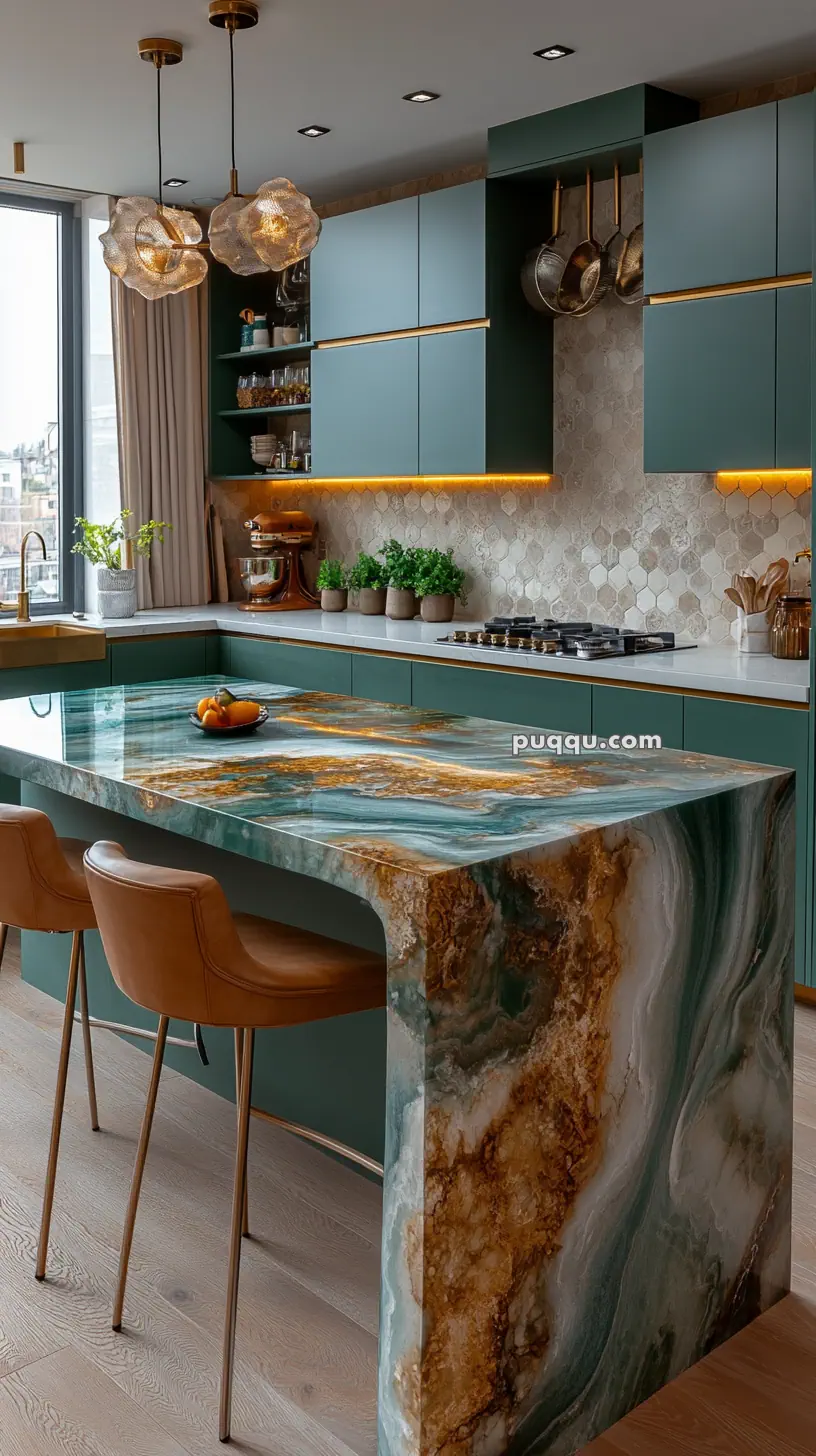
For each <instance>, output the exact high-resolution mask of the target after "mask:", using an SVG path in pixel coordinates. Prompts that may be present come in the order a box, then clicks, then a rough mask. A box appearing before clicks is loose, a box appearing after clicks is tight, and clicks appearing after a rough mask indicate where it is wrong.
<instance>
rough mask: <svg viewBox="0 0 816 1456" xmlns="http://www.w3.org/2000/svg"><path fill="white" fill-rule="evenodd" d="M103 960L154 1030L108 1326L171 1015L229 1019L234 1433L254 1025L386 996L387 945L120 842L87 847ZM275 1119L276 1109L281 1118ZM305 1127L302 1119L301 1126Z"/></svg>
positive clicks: (228, 1345) (225, 1374) (120, 1294)
mask: <svg viewBox="0 0 816 1456" xmlns="http://www.w3.org/2000/svg"><path fill="white" fill-rule="evenodd" d="M85 871H86V875H87V880H88V887H89V889H90V893H91V899H92V900H93V905H94V910H95V911H96V917H97V922H98V925H99V931H100V934H101V936H102V944H103V946H104V949H105V955H106V956H107V959H108V964H109V966H110V969H111V971H112V973H113V977H114V980H115V981H116V983H117V985H118V986H119V987H120V988H121V990H122V991H124V993H125V995H126V996H129V997H130V999H131V1001H135V1002H136V1004H137V1005H139V1006H143V1007H145V1008H147V1009H148V1010H150V1011H154V1012H157V1013H158V1015H159V1031H158V1039H157V1041H156V1049H155V1053H154V1057H153V1070H152V1074H151V1078H150V1087H149V1090H148V1095H147V1105H146V1107H145V1113H144V1119H143V1122H142V1130H141V1135H140V1138H139V1147H138V1151H137V1154H136V1165H135V1168H134V1171H133V1182H132V1185H131V1190H130V1200H129V1203H128V1210H127V1216H126V1220H125V1230H124V1236H123V1241H122V1253H121V1259H120V1264H119V1284H118V1288H117V1293H116V1302H115V1305H114V1312H113V1328H114V1329H115V1330H118V1329H120V1328H121V1323H122V1310H123V1305H124V1297H125V1284H126V1281H127V1272H128V1263H129V1260H130V1251H131V1245H132V1242H133V1230H134V1225H135V1222H136V1212H137V1208H138V1202H139V1193H140V1190H141V1183H142V1175H143V1173H144V1165H145V1159H146V1157H147V1149H148V1143H149V1141H150V1130H151V1126H152V1123H153V1113H154V1111H155V1107H156V1095H157V1093H158V1089H159V1078H160V1076H161V1069H162V1061H163V1057H164V1046H165V1042H166V1039H167V1027H168V1022H169V1020H170V1018H171V1017H176V1018H179V1019H181V1020H183V1021H193V1022H198V1023H201V1024H202V1025H204V1026H221V1027H232V1028H233V1029H234V1030H235V1032H236V1049H237V1053H238V1062H239V1067H240V1090H239V1096H238V1141H237V1150H236V1160H235V1184H234V1187H233V1198H232V1226H231V1235H230V1254H229V1275H228V1282H227V1308H226V1317H225V1324H224V1348H223V1363H222V1376H221V1411H220V1423H219V1437H220V1439H221V1440H222V1441H227V1440H229V1435H230V1419H231V1410H232V1374H233V1363H234V1356H235V1322H236V1313H237V1306H238V1280H239V1272H240V1259H241V1231H242V1224H243V1219H244V1210H245V1198H246V1182H247V1151H248V1143H249V1120H250V1113H251V1111H252V1105H251V1092H252V1065H253V1055H254V1047H255V1032H256V1030H257V1029H259V1028H263V1027H283V1026H295V1025H298V1024H300V1023H303V1022H307V1021H319V1020H322V1019H323V1018H324V1017H328V1016H344V1015H346V1014H347V1013H349V1012H352V1011H367V1010H370V1009H372V1008H373V1007H377V1006H383V1005H384V1004H385V990H386V968H385V961H384V959H383V958H382V956H379V955H375V954H374V953H373V952H371V951H364V950H359V949H357V948H356V947H354V946H349V945H343V944H341V943H340V942H339V941H336V940H329V939H328V938H327V937H326V936H323V935H316V934H314V933H313V932H311V931H307V930H297V929H295V928H294V927H292V926H289V925H280V924H277V923H276V922H274V921H271V920H263V919H260V918H259V917H257V916H254V915H235V916H233V914H232V911H231V910H230V908H229V905H228V904H227V900H226V897H225V895H224V892H223V890H222V889H221V886H220V885H219V884H218V882H217V881H216V880H214V879H212V878H211V877H210V876H209V875H202V874H196V873H193V872H185V871H180V870H172V869H162V868H160V867H159V866H156V865H148V864H140V863H137V862H135V861H134V860H129V859H128V858H127V857H126V855H125V852H124V850H123V849H122V848H121V846H120V845H118V844H106V843H101V844H95V845H94V846H93V848H91V849H89V850H88V851H87V853H86V855H85ZM276 1120H278V1119H276ZM303 1131H304V1130H303V1129H301V1132H303Z"/></svg>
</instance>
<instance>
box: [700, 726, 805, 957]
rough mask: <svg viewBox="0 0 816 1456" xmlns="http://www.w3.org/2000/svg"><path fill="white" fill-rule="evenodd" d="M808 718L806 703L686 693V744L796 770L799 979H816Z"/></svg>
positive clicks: (720, 754)
mask: <svg viewBox="0 0 816 1456" xmlns="http://www.w3.org/2000/svg"><path fill="white" fill-rule="evenodd" d="M808 718H809V714H808V713H807V712H806V711H805V710H804V709H799V708H782V707H779V706H778V705H777V704H775V703H774V704H772V705H769V706H767V707H765V706H763V705H762V704H759V703H733V702H728V701H727V700H726V699H723V698H691V697H687V698H686V699H685V705H684V731H683V746H684V747H685V748H687V749H690V750H691V751H692V752H694V753H711V754H715V755H716V756H718V757H723V758H740V759H744V760H745V761H747V762H748V763H768V764H774V765H776V766H778V767H779V768H792V769H795V770H796V979H797V981H800V982H804V983H805V984H807V985H812V984H814V981H815V980H816V978H814V977H813V974H812V967H811V966H810V964H809V950H808V947H809V942H810V929H809V924H808V920H809V915H810V913H811V906H810V896H809V894H808V874H807V869H808V818H809V799H810V795H809V782H808Z"/></svg>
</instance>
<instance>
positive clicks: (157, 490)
mask: <svg viewBox="0 0 816 1456" xmlns="http://www.w3.org/2000/svg"><path fill="white" fill-rule="evenodd" d="M113 353H114V363H115V366H116V393H117V408H118V413H119V454H120V472H121V480H122V504H123V505H124V506H128V507H129V508H130V510H132V511H133V514H134V517H135V521H136V524H141V523H142V522H143V521H148V520H151V519H153V520H157V521H170V522H171V523H172V526H173V529H172V531H168V532H166V533H165V541H164V545H163V546H156V547H155V548H154V550H153V553H152V556H151V558H150V560H149V562H146V561H139V562H138V570H137V591H138V600H139V606H140V607H190V606H200V605H201V604H202V603H203V602H206V601H208V600H209V596H210V581H209V576H210V573H209V562H208V553H207V522H208V509H207V502H206V499H205V490H206V479H205V476H206V421H207V402H206V389H207V386H206V380H207V370H206V362H205V361H206V358H207V285H206V283H205V284H204V285H202V286H201V287H200V288H189V289H187V290H186V291H185V292H184V293H176V294H173V295H171V296H170V297H169V298H163V299H160V300H159V301H158V302H156V303H150V302H148V301H147V299H144V298H142V296H141V294H139V293H136V292H135V291H134V290H133V289H132V288H125V286H124V284H122V283H121V282H120V281H119V279H118V278H114V279H113Z"/></svg>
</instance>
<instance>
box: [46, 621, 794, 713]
mask: <svg viewBox="0 0 816 1456" xmlns="http://www.w3.org/2000/svg"><path fill="white" fill-rule="evenodd" d="M60 620H65V621H71V620H72V619H71V618H70V617H67V618H63V619H60ZM86 620H87V621H88V623H89V624H90V625H93V626H102V627H104V629H105V631H106V633H107V635H108V637H110V638H112V639H115V638H128V637H139V636H151V635H163V634H170V633H178V632H213V631H221V632H236V633H244V634H248V635H250V636H264V637H270V638H277V639H280V640H281V641H290V642H303V643H316V644H319V645H321V644H322V645H324V646H333V647H347V648H349V649H352V650H357V651H367V652H387V653H396V654H399V655H406V656H410V657H425V658H433V659H435V660H438V661H445V662H458V663H466V662H472V663H478V664H479V665H480V666H482V667H493V668H498V669H501V668H510V667H512V668H516V669H518V668H524V669H528V670H529V671H530V672H539V673H547V672H550V673H556V674H558V675H559V676H568V677H574V678H582V679H585V680H587V681H594V682H609V683H617V684H620V685H626V684H627V683H635V684H638V685H640V686H652V687H656V688H674V689H679V690H680V691H685V692H710V693H717V694H724V695H732V694H733V695H736V696H740V697H747V698H756V699H759V700H764V701H775V702H787V703H807V702H808V701H809V697H810V663H809V662H782V661H778V660H777V659H776V658H774V657H770V656H768V657H765V656H751V655H749V654H745V653H740V652H738V651H737V649H736V645H735V644H734V643H728V644H725V645H722V646H709V645H702V646H700V647H694V648H691V649H689V650H683V651H677V652H667V653H662V654H652V655H645V656H642V657H638V658H637V659H636V660H634V661H633V660H626V661H609V662H597V661H596V662H586V661H580V660H579V659H577V658H568V659H565V658H561V657H542V656H541V655H540V654H538V653H529V652H516V651H513V652H503V653H502V652H492V651H486V650H484V649H481V648H476V647H459V646H453V645H448V644H446V643H441V642H440V641H439V638H440V637H444V636H446V635H447V634H448V633H449V632H450V631H452V630H453V628H454V627H465V628H467V627H478V626H481V625H482V624H481V623H478V622H472V621H467V620H459V619H457V621H456V622H454V623H449V624H441V625H430V624H428V623H425V622H422V621H420V620H419V618H417V619H415V620H414V621H412V622H392V621H389V620H388V618H386V617H364V616H362V614H361V613H359V612H354V611H348V612H336V613H335V612H317V611H315V612H242V611H239V609H238V607H237V605H235V604H232V603H231V604H229V605H225V606H218V605H212V606H205V607H168V608H164V609H159V610H156V611H149V612H139V613H137V615H136V616H135V617H133V618H131V619H130V620H128V621H121V622H118V621H112V620H106V621H102V620H101V619H100V618H97V617H92V616H88V618H87V619H86Z"/></svg>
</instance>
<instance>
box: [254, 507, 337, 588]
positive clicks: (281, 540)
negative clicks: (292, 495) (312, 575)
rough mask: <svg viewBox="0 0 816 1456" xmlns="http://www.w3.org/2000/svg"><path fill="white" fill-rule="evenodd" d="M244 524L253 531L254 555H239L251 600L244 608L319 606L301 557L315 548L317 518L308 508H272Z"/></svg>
mask: <svg viewBox="0 0 816 1456" xmlns="http://www.w3.org/2000/svg"><path fill="white" fill-rule="evenodd" d="M244 525H245V526H246V528H247V530H248V531H249V532H250V538H249V540H250V546H251V548H252V552H253V555H252V556H242V557H239V559H238V566H239V569H240V572H241V581H242V582H243V584H244V587H245V589H246V592H247V596H248V600H247V601H245V602H239V603H238V607H239V610H240V611H242V612H302V611H309V610H317V608H318V607H319V602H318V599H317V597H316V596H315V595H314V593H313V592H311V591H310V590H309V588H308V586H307V585H306V578H305V576H304V572H303V562H302V560H301V556H302V553H303V552H304V551H309V550H314V547H315V544H316V542H317V522H316V521H313V520H312V519H311V517H310V516H307V515H306V512H305V511H271V512H270V513H269V514H265V513H263V512H262V513H261V514H259V515H257V516H254V517H253V518H252V520H251V521H245V522H244Z"/></svg>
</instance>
